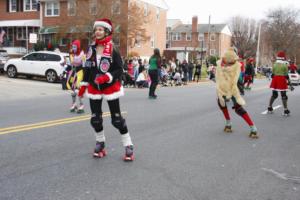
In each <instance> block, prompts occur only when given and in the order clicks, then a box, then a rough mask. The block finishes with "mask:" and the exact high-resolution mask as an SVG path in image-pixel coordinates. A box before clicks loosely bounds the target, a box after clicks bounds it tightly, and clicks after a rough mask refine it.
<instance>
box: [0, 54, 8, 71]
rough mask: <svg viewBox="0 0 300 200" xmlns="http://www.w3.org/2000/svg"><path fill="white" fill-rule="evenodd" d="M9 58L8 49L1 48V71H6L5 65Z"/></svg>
mask: <svg viewBox="0 0 300 200" xmlns="http://www.w3.org/2000/svg"><path fill="white" fill-rule="evenodd" d="M8 60H9V56H8V54H7V51H6V50H4V49H0V72H3V71H4V65H5V63H6V62H7V61H8Z"/></svg>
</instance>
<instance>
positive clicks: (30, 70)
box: [4, 51, 67, 83]
mask: <svg viewBox="0 0 300 200" xmlns="http://www.w3.org/2000/svg"><path fill="white" fill-rule="evenodd" d="M65 56H67V54H65V53H56V52H52V51H37V52H32V53H29V54H27V55H25V56H23V57H21V58H16V59H10V60H9V61H8V62H6V64H5V66H4V71H6V73H7V76H8V77H10V78H15V77H17V75H18V74H25V75H27V76H28V77H31V76H44V77H46V79H47V81H48V82H50V83H54V82H56V81H57V80H58V77H59V76H60V75H61V73H62V72H63V69H64V65H65Z"/></svg>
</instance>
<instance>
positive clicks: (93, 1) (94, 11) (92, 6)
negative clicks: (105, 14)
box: [89, 0, 97, 15]
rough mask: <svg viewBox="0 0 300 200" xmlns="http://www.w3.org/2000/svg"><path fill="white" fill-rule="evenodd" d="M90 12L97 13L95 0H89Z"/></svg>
mask: <svg viewBox="0 0 300 200" xmlns="http://www.w3.org/2000/svg"><path fill="white" fill-rule="evenodd" d="M89 7H90V14H91V15H96V14H97V0H90V6H89Z"/></svg>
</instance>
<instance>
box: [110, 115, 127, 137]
mask: <svg viewBox="0 0 300 200" xmlns="http://www.w3.org/2000/svg"><path fill="white" fill-rule="evenodd" d="M111 123H112V125H113V126H114V127H115V128H117V129H119V131H120V133H121V134H125V133H127V132H128V130H127V125H126V121H125V119H124V118H123V117H122V116H115V117H112V119H111Z"/></svg>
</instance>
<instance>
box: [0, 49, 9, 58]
mask: <svg viewBox="0 0 300 200" xmlns="http://www.w3.org/2000/svg"><path fill="white" fill-rule="evenodd" d="M0 56H4V57H7V56H8V53H7V51H6V50H0Z"/></svg>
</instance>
